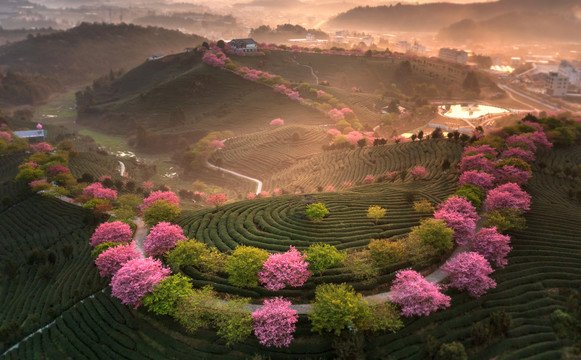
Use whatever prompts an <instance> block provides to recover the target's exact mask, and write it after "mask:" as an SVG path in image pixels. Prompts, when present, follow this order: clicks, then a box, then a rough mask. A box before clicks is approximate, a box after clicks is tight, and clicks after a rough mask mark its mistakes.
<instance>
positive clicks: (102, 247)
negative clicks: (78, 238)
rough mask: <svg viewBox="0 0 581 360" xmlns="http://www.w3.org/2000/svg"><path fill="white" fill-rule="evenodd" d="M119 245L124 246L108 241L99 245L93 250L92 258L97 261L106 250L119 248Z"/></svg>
mask: <svg viewBox="0 0 581 360" xmlns="http://www.w3.org/2000/svg"><path fill="white" fill-rule="evenodd" d="M119 245H123V244H122V243H118V242H113V241H107V242H103V243H100V244H99V245H97V246H95V248H94V249H93V250H91V256H92V257H93V259H96V258H97V257H99V255H101V253H102V252H104V251H105V250H107V249H110V248H112V247H116V246H119Z"/></svg>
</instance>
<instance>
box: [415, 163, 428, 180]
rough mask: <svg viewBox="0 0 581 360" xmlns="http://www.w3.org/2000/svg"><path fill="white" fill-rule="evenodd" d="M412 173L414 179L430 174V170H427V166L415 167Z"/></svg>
mask: <svg viewBox="0 0 581 360" xmlns="http://www.w3.org/2000/svg"><path fill="white" fill-rule="evenodd" d="M411 174H412V177H413V178H414V180H419V179H424V178H426V177H427V176H428V172H427V171H426V168H425V167H423V166H416V167H414V168H413V169H412V172H411Z"/></svg>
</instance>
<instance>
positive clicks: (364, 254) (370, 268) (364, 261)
mask: <svg viewBox="0 0 581 360" xmlns="http://www.w3.org/2000/svg"><path fill="white" fill-rule="evenodd" d="M343 265H345V267H346V268H347V269H349V271H350V272H351V273H352V274H353V275H354V276H355V278H356V279H359V280H369V279H372V278H374V277H376V276H377V275H379V269H378V268H377V266H376V265H375V262H374V261H373V259H372V258H371V251H369V250H361V251H351V252H348V253H347V256H346V257H345V260H343Z"/></svg>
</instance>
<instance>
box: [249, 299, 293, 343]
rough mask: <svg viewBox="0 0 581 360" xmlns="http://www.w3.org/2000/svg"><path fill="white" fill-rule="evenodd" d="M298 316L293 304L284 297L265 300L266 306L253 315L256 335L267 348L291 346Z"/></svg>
mask: <svg viewBox="0 0 581 360" xmlns="http://www.w3.org/2000/svg"><path fill="white" fill-rule="evenodd" d="M297 322H298V315H297V312H296V310H294V309H292V308H291V302H290V301H288V300H284V299H283V298H282V297H276V298H274V299H270V300H265V301H264V306H262V307H261V308H260V309H258V310H256V311H255V312H253V313H252V323H253V328H254V334H255V335H256V337H257V338H258V341H259V342H260V343H261V344H262V345H264V346H267V347H271V346H274V347H278V348H280V347H283V346H289V345H290V343H291V341H292V340H293V334H294V332H295V330H296V323H297Z"/></svg>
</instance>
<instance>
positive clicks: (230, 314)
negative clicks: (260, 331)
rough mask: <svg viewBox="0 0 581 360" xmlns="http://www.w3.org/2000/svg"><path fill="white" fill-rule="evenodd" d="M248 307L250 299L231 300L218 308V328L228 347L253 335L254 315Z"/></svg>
mask: <svg viewBox="0 0 581 360" xmlns="http://www.w3.org/2000/svg"><path fill="white" fill-rule="evenodd" d="M247 306H248V299H230V300H228V301H227V302H222V303H220V305H219V306H218V311H217V314H216V319H215V321H216V327H217V328H218V335H219V336H220V337H222V338H223V339H225V340H226V345H232V344H235V343H240V342H242V341H244V339H246V338H247V337H248V336H250V334H251V333H252V314H251V313H250V312H249V311H248V309H247Z"/></svg>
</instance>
